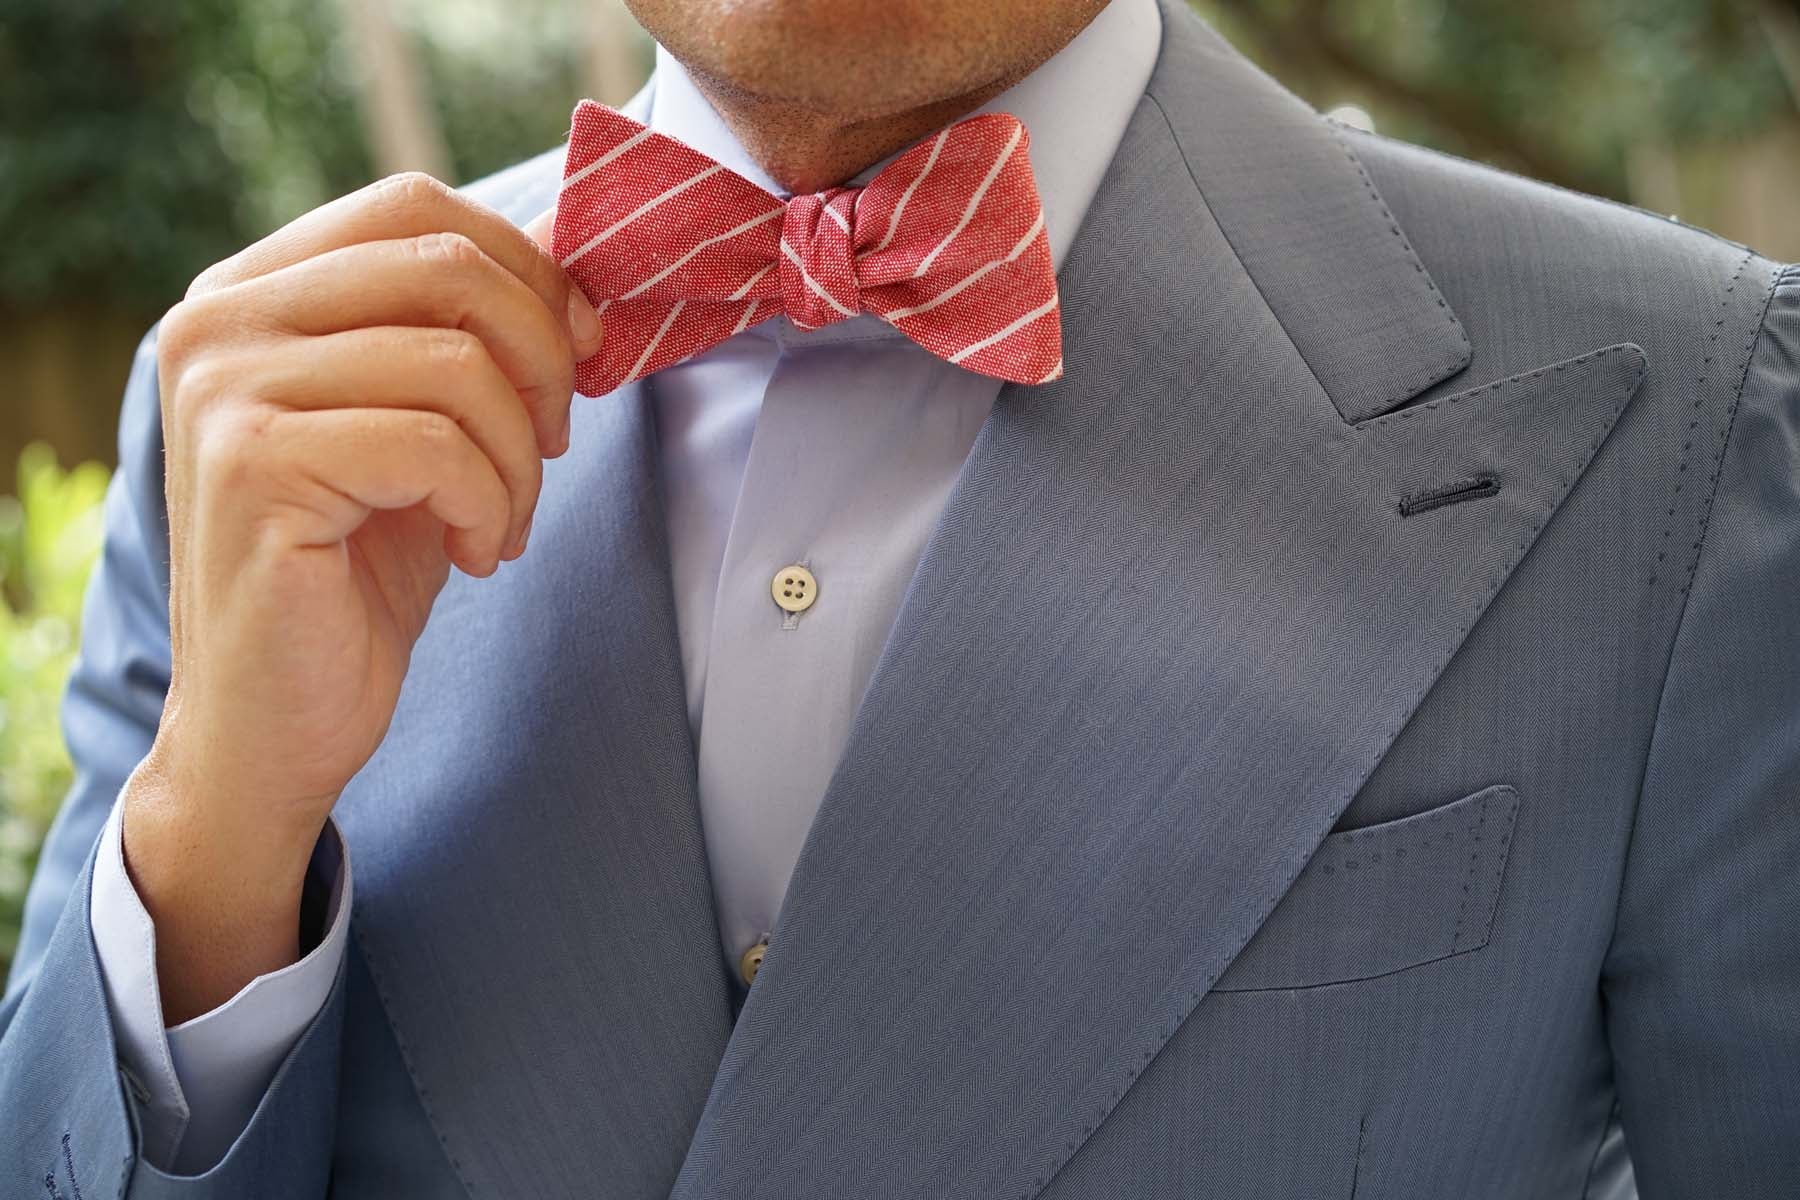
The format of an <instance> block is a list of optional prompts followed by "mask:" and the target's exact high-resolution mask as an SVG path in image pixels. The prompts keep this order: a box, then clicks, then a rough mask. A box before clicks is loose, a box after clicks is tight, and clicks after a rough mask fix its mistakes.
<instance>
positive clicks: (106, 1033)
mask: <svg viewBox="0 0 1800 1200" xmlns="http://www.w3.org/2000/svg"><path fill="white" fill-rule="evenodd" d="M152 347H153V339H152V338H150V337H147V338H146V339H145V340H144V343H143V345H142V346H140V347H139V350H138V355H137V359H136V362H135V363H134V364H133V368H132V373H131V378H130V381H129V382H128V384H127V385H126V392H125V401H124V406H123V409H122V411H121V413H120V418H119V470H118V471H117V472H116V473H115V475H114V476H113V479H112V482H111V484H110V485H109V487H108V490H107V494H106V502H105V541H104V546H103V549H102V552H101V559H100V562H99V564H98V565H97V567H96V569H95V572H94V575H93V578H92V580H91V581H90V583H89V585H88V590H87V595H86V599H85V605H84V609H83V614H82V641H81V651H80V654H79V656H78V658H77V660H76V664H75V670H74V674H73V675H72V677H71V679H70V682H69V688H68V691H67V692H66V693H65V695H64V698H63V708H62V720H63V734H64V737H65V739H66V741H67V743H68V746H69V751H70V754H71V756H72V757H73V759H74V763H75V771H76V774H75V783H74V786H73V787H72V788H71V790H70V792H69V795H68V796H67V798H66V799H65V800H64V803H63V806H62V809H61V811H60V812H59V813H58V815H57V819H56V822H55V824H54V825H53V826H52V828H51V831H50V836H49V838H48V840H47V842H46V843H45V846H44V851H43V855H42V859H41V861H40V863H39V866H38V870H37V873H36V876H35V877H34V879H33V881H32V887H31V892H30V894H29V896H28V897H27V900H26V908H25V924H24V928H23V930H22V933H21V937H20V942H19V949H18V954H17V956H16V957H15V960H14V963H13V967H12V974H11V977H10V978H9V980H8V984H7V991H6V995H5V998H4V1000H3V1001H0V1192H4V1193H7V1194H11V1193H13V1192H17V1193H18V1194H20V1195H63V1196H71V1197H72V1196H75V1195H88V1196H102V1195H104V1196H116V1195H124V1196H129V1197H132V1198H134V1200H146V1198H151V1197H163V1196H170V1197H183V1198H191V1200H198V1198H201V1197H212V1196H220V1197H223V1196H244V1195H257V1196H266V1197H275V1198H280V1200H286V1198H290V1197H291V1198H293V1200H301V1198H303V1197H320V1196H323V1195H324V1194H325V1191H326V1173H327V1171H328V1169H329V1164H330V1158H331V1145H332V1143H331V1129H332V1117H333V1113H334V1110H335V1106H336V1089H337V1044H338V1030H339V1027H340V1026H341V1023H342V1009H343V999H342V993H343V972H342V970H341V968H340V969H339V971H338V973H337V978H336V980H335V981H334V984H333V986H332V990H331V995H330V997H329V999H327V1001H326V1003H325V1005H324V1007H323V1008H322V1009H321V1010H320V1012H319V1013H318V1015H317V1016H316V1017H315V1018H314V1019H313V1020H312V1022H311V1024H309V1025H308V1026H307V1028H306V1030H305V1032H304V1033H303V1034H302V1035H301V1036H300V1039H299V1040H298V1042H296V1043H295V1045H294V1047H293V1048H292V1050H290V1051H289V1052H288V1054H287V1056H286V1057H285V1059H284V1060H283V1061H282V1063H281V1065H280V1066H279V1067H278V1068H277V1070H276V1072H275V1077H274V1080H273V1082H272V1083H271V1084H270V1087H269V1090H268V1092H267V1093H266V1094H265V1095H264V1096H263V1098H262V1102H261V1104H260V1105H259V1106H258V1107H257V1110H256V1113H255V1115H254V1116H253V1117H252V1118H251V1120H250V1123H249V1125H248V1127H247V1128H245V1130H244V1131H243V1133H242V1134H241V1135H240V1136H239V1137H238V1139H237V1141H236V1142H235V1143H234V1144H233V1145H232V1147H231V1149H230V1151H229V1152H228V1153H227V1154H226V1156H225V1158H224V1160H223V1161H221V1162H220V1163H219V1164H218V1165H217V1166H215V1167H214V1168H213V1169H211V1170H210V1171H208V1172H207V1173H206V1174H205V1175H201V1176H194V1177H188V1178H177V1177H173V1176H170V1175H167V1174H164V1173H163V1172H162V1171H160V1170H158V1169H157V1168H156V1167H154V1166H153V1165H151V1164H150V1163H149V1162H147V1161H145V1160H144V1157H143V1155H142V1153H141V1150H140V1146H141V1134H140V1130H141V1126H142V1117H143V1105H144V1103H145V1102H146V1100H147V1099H148V1096H149V1092H148V1090H147V1089H146V1088H145V1087H144V1086H143V1084H142V1083H141V1082H139V1081H138V1080H136V1079H135V1078H134V1076H133V1075H132V1073H131V1072H130V1071H128V1070H123V1069H122V1068H121V1064H120V1062H119V1056H118V1047H117V1043H116V1041H115V1038H114V1025H113V1017H112V1013H111V1012H110V1010H109V1008H108V1005H107V1001H106V992H105V988H104V982H103V979H102V976H101V972H100V964H99V960H98V957H97V953H96V950H95V946H94V941H93V937H92V934H91V926H90V921H91V910H90V904H89V901H90V896H91V886H92V877H93V870H94V862H95V858H94V852H95V848H96V843H97V841H98V838H99V834H100V830H101V828H102V826H103V824H104V823H105V821H106V818H107V814H108V813H109V812H110V811H111V809H112V806H113V803H114V801H115V799H116V798H117V796H118V793H119V790H120V789H121V787H122V786H123V784H124V782H125V780H126V778H127V777H128V776H129V775H130V773H131V772H132V770H133V769H134V768H135V767H136V766H137V764H138V762H139V761H141V760H142V758H143V757H144V755H145V754H146V753H147V752H148V751H149V748H150V744H151V741H152V739H153V738H154V736H155V731H156V726H157V722H158V720H159V718H160V716H161V713H162V705H163V698H164V696H165V695H166V694H167V690H168V679H169V626H168V534H167V525H166V514H165V509H164V502H163V491H162V486H163V461H162V456H163V449H162V430H161V407H160V401H159V398H158V395H157V388H156V363H155V355H154V352H153V349H152Z"/></svg>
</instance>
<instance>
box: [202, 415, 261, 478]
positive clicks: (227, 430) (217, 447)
mask: <svg viewBox="0 0 1800 1200" xmlns="http://www.w3.org/2000/svg"><path fill="white" fill-rule="evenodd" d="M273 420H274V414H273V413H271V412H267V411H262V410H253V409H244V410H238V411H220V412H217V413H214V414H213V415H212V416H211V417H210V418H209V419H207V420H206V421H205V422H203V423H202V424H201V426H200V427H199V428H198V429H197V430H196V431H195V434H194V436H193V438H192V439H191V446H192V454H193V458H194V471H195V476H196V478H197V479H198V480H199V482H200V485H201V487H202V489H203V490H205V491H207V492H209V493H213V494H230V493H235V492H238V491H240V490H241V489H242V488H243V487H244V486H245V485H246V484H248V483H250V482H251V481H252V480H254V479H256V478H258V477H260V476H263V475H264V474H265V472H264V470H263V464H264V463H265V462H266V461H267V459H268V456H269V453H270V449H269V448H270V444H271V442H272V440H273V439H272V433H273V430H272V428H271V426H272V424H273Z"/></svg>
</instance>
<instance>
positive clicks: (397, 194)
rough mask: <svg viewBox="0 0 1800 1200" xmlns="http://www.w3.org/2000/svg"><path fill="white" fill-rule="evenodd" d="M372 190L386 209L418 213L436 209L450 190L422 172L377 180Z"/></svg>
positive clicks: (404, 172)
mask: <svg viewBox="0 0 1800 1200" xmlns="http://www.w3.org/2000/svg"><path fill="white" fill-rule="evenodd" d="M373 190H374V192H375V194H376V195H377V196H378V197H379V198H380V199H381V201H382V202H383V203H385V204H386V205H387V206H388V207H390V208H393V209H395V210H397V211H400V212H406V213H419V212H426V211H430V210H432V209H434V208H436V207H437V205H438V204H440V203H441V202H442V201H443V198H444V195H445V193H447V192H448V191H449V190H450V189H449V188H447V187H445V186H444V185H443V184H442V183H441V182H439V181H438V180H437V179H435V178H433V177H432V176H430V175H427V174H426V173H425V172H423V171H401V172H399V173H398V174H395V175H389V176H388V177H387V178H385V179H380V180H377V181H376V182H375V184H374V185H373Z"/></svg>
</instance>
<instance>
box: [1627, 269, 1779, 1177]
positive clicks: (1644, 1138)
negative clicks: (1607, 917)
mask: <svg viewBox="0 0 1800 1200" xmlns="http://www.w3.org/2000/svg"><path fill="white" fill-rule="evenodd" d="M1731 339H1732V334H1731V332H1730V331H1729V330H1727V331H1725V332H1724V335H1723V336H1721V337H1719V338H1717V339H1716V342H1717V344H1718V346H1719V347H1720V349H1719V353H1721V355H1723V354H1728V353H1730V349H1729V347H1730V346H1731V344H1732V342H1731ZM1745 344H1746V339H1745V338H1743V337H1741V336H1739V337H1737V338H1736V346H1737V347H1738V349H1739V354H1738V355H1737V356H1735V360H1736V362H1737V363H1743V364H1745V365H1744V373H1743V376H1742V383H1741V386H1740V389H1739V392H1738V399H1737V406H1736V411H1735V413H1734V415H1733V418H1732V422H1731V425H1730V428H1729V432H1728V434H1727V437H1726V442H1725V445H1724V448H1723V451H1722V454H1721V455H1720V456H1718V457H1716V458H1714V459H1713V460H1712V461H1713V462H1715V463H1716V464H1717V477H1716V487H1715V490H1714V493H1713V501H1712V505H1711V511H1710V514H1709V517H1708V524H1707V527H1706V532H1705V534H1704V535H1703V538H1702V542H1701V546H1700V550H1699V556H1698V559H1697V563H1696V566H1695V568H1694V574H1693V578H1692V581H1691V585H1690V590H1689V592H1688V596H1687V602H1686V609H1685V611H1684V613H1683V616H1682V620H1681V626H1680V628H1679V630H1678V632H1677V634H1676V639H1675V645H1674V649H1673V655H1672V658H1671V660H1670V665H1669V670H1668V674H1667V677H1666V680H1665V682H1664V685H1663V693H1662V699H1661V706H1660V709H1659V713H1658V717H1657V723H1656V727H1655V730H1654V732H1653V734H1652V740H1651V746H1650V754H1649V761H1648V763H1647V766H1646V770H1645V775H1644V783H1643V792H1642V794H1641V796H1640V797H1639V804H1638V812H1637V821H1636V825H1635V828H1634V830H1633V834H1632V841H1631V846H1630V850H1629V856H1628V858H1627V862H1626V868H1625V878H1624V883H1623V891H1622V894H1621V897H1620V905H1619V912H1618V925H1617V928H1616V930H1615V934H1614V939H1613V945H1612V948H1611V950H1610V952H1609V955H1608V959H1607V963H1606V969H1605V975H1604V981H1603V982H1604V988H1605V993H1604V994H1605V1000H1606V1010H1607V1021H1608V1028H1609V1034H1610V1037H1611V1041H1612V1046H1613V1050H1614V1058H1615V1071H1616V1079H1617V1085H1618V1089H1619V1103H1620V1118H1621V1121H1622V1123H1623V1126H1624V1131H1625V1141H1626V1144H1627V1146H1628V1148H1629V1150H1630V1153H1631V1157H1632V1160H1633V1163H1634V1165H1635V1168H1636V1173H1637V1178H1638V1184H1639V1187H1640V1188H1641V1190H1642V1193H1643V1195H1644V1196H1645V1197H1646V1200H1657V1198H1658V1197H1681V1198H1684V1200H1686V1198H1692V1200H1702V1198H1705V1200H1737V1198H1740V1197H1741V1198H1743V1200H1751V1198H1753V1197H1765V1196H1777V1195H1792V1194H1794V1190H1795V1188H1796V1187H1800V269H1796V268H1792V267H1790V268H1787V269H1786V270H1785V271H1784V272H1783V273H1782V274H1781V275H1780V276H1779V278H1778V281H1777V286H1776V287H1775V289H1774V291H1773V292H1772V293H1771V299H1770V303H1769V306H1768V308H1767V311H1766V315H1765V317H1764V320H1763V324H1762V328H1761V330H1760V331H1759V332H1757V333H1756V335H1755V340H1754V342H1753V343H1752V344H1751V350H1750V354H1749V357H1748V359H1745V358H1744V357H1743V355H1742V348H1743V347H1744V346H1745ZM1702 461H1705V460H1702ZM1695 482H1696V483H1697V484H1699V485H1704V484H1705V482H1706V479H1705V476H1704V475H1702V476H1701V477H1700V479H1699V480H1697V481H1695Z"/></svg>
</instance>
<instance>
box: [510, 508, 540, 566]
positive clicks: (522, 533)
mask: <svg viewBox="0 0 1800 1200" xmlns="http://www.w3.org/2000/svg"><path fill="white" fill-rule="evenodd" d="M536 519H537V514H536V513H532V514H531V515H530V516H529V517H526V518H525V528H523V529H521V530H519V546H518V549H517V550H515V551H514V552H513V557H514V558H517V557H518V556H519V555H521V554H523V553H525V543H526V542H529V541H530V540H531V523H532V522H533V521H535V520H536Z"/></svg>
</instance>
